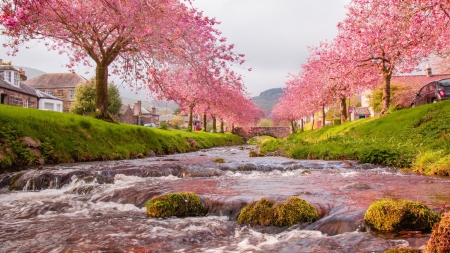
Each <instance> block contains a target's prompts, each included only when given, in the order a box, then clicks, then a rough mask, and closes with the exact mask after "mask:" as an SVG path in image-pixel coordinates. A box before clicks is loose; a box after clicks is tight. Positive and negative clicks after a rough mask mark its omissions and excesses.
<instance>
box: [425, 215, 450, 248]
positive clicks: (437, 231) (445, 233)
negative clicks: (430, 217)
mask: <svg viewBox="0 0 450 253" xmlns="http://www.w3.org/2000/svg"><path fill="white" fill-rule="evenodd" d="M424 252H425V253H444V252H450V212H447V214H445V215H444V217H442V220H441V222H439V223H438V224H435V225H434V227H433V233H432V234H431V238H430V240H428V243H427V247H426V248H425V250H424Z"/></svg>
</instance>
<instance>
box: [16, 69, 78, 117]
mask: <svg viewBox="0 0 450 253" xmlns="http://www.w3.org/2000/svg"><path fill="white" fill-rule="evenodd" d="M86 82H87V80H86V79H85V78H84V77H82V76H80V75H78V74H75V73H49V74H43V75H40V76H38V77H35V78H32V79H30V80H27V81H25V82H24V83H25V84H28V85H30V86H32V87H33V88H35V89H37V90H40V91H42V92H44V93H46V94H49V95H52V96H55V97H57V98H59V99H61V100H62V101H63V102H64V108H63V111H64V112H69V109H70V105H71V104H72V102H73V101H74V98H75V88H76V87H77V86H78V85H80V84H83V83H86Z"/></svg>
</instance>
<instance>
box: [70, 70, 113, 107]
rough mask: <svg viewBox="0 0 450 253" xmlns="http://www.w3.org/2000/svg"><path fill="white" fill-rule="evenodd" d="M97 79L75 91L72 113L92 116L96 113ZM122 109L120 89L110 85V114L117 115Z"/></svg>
mask: <svg viewBox="0 0 450 253" xmlns="http://www.w3.org/2000/svg"><path fill="white" fill-rule="evenodd" d="M95 90H96V88H95V79H91V80H90V81H89V82H87V83H85V84H82V85H79V86H78V87H76V89H75V99H74V101H73V102H72V104H71V106H70V112H72V113H76V114H80V115H83V114H92V113H94V112H95V108H96V104H95V96H96V91H95ZM120 107H122V99H121V98H120V93H119V89H118V88H117V86H116V85H114V83H109V85H108V112H110V113H112V114H117V113H119V111H120Z"/></svg>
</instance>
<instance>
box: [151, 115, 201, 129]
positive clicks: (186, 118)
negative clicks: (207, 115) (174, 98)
mask: <svg viewBox="0 0 450 253" xmlns="http://www.w3.org/2000/svg"><path fill="white" fill-rule="evenodd" d="M176 117H177V116H176V115H173V114H165V115H161V116H159V122H160V123H166V124H168V125H169V124H171V121H172V119H174V118H176ZM188 125H189V116H187V115H185V116H184V117H183V122H182V124H181V126H180V127H182V128H187V127H188ZM192 125H193V126H192V129H195V126H197V125H198V126H199V127H200V128H202V127H203V126H202V125H203V122H202V121H201V120H200V119H199V118H198V117H195V116H193V117H192Z"/></svg>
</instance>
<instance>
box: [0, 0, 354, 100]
mask: <svg viewBox="0 0 450 253" xmlns="http://www.w3.org/2000/svg"><path fill="white" fill-rule="evenodd" d="M349 2H350V0H314V1H311V0H195V1H194V4H193V5H194V7H196V8H198V9H200V10H202V11H204V15H206V16H208V17H215V18H216V19H217V20H218V21H220V22H221V24H220V25H218V26H217V28H218V29H219V30H220V31H222V33H223V34H222V35H223V36H224V37H226V38H227V39H228V43H230V44H235V50H236V52H237V53H242V54H245V55H246V57H245V58H246V60H247V61H246V63H245V67H246V68H252V71H251V72H248V71H243V70H239V72H240V73H242V74H243V75H244V82H245V85H246V87H247V90H248V91H249V92H250V93H251V95H252V96H257V95H259V93H261V92H262V91H265V90H267V89H271V88H278V87H284V86H285V82H286V81H287V77H286V76H287V75H288V73H297V72H298V71H299V70H300V65H301V64H302V63H305V61H306V57H307V56H308V51H307V46H316V45H318V44H319V42H320V41H325V40H332V39H333V38H334V37H335V36H336V34H337V29H336V25H337V23H338V22H340V21H342V20H343V19H344V17H345V13H346V9H345V6H346V5H347V4H348V3H349ZM0 37H1V38H0V43H2V44H3V43H4V42H5V38H4V36H2V35H0ZM28 46H29V47H31V48H30V49H25V48H23V49H22V50H21V51H20V52H19V53H18V55H17V56H15V57H10V56H7V55H6V51H7V49H5V48H3V47H2V48H1V51H0V59H3V60H4V61H10V60H12V61H13V64H14V65H19V66H26V67H30V68H35V69H39V70H42V71H44V72H47V73H60V72H67V69H66V68H65V67H64V65H65V64H66V63H67V60H66V57H65V56H64V55H58V53H57V52H55V51H47V49H46V48H45V47H44V46H43V45H41V44H39V43H35V42H34V43H31V44H29V45H28ZM86 71H88V70H87V69H86V68H84V67H79V68H77V72H78V73H79V74H80V75H82V76H84V77H86V78H89V77H91V76H93V75H94V73H93V71H90V73H88V74H86V73H85V72H86ZM122 95H123V96H126V97H130V98H133V97H135V95H134V93H132V92H129V91H122ZM143 97H144V96H139V98H140V99H143Z"/></svg>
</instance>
